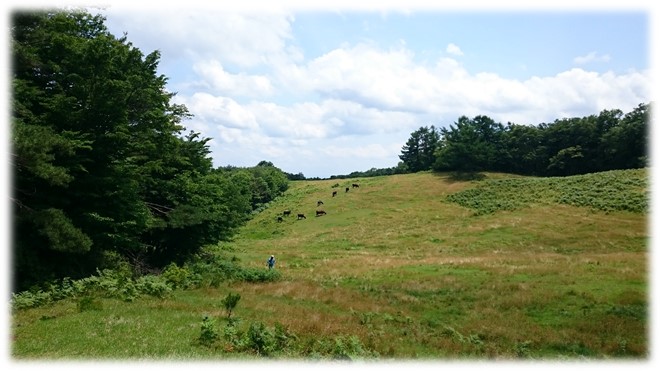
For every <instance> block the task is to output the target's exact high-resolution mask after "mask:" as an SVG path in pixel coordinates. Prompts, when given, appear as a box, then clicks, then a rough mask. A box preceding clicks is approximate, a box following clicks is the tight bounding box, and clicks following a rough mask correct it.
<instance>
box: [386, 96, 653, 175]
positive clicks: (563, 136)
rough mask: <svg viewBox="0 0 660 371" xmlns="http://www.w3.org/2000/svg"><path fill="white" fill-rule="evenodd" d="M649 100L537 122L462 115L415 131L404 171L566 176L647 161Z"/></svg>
mask: <svg viewBox="0 0 660 371" xmlns="http://www.w3.org/2000/svg"><path fill="white" fill-rule="evenodd" d="M650 117H651V113H650V103H648V104H639V105H638V106H637V107H636V108H635V109H633V110H632V111H631V112H628V113H625V114H624V113H623V112H622V111H621V110H619V109H612V110H604V111H602V112H600V114H598V115H590V116H587V117H581V118H579V117H575V118H564V119H558V120H555V121H554V122H552V123H541V124H539V125H537V126H531V125H519V124H513V123H507V125H502V124H501V123H498V122H495V121H494V120H493V119H491V118H489V117H487V116H483V115H481V116H476V117H474V118H472V119H470V118H468V117H466V116H461V117H459V118H458V121H457V122H455V123H454V124H453V125H449V127H444V128H441V129H440V130H437V129H436V128H435V127H434V126H430V127H428V126H425V127H421V128H419V129H418V130H416V131H414V132H413V133H412V134H411V136H410V138H409V139H408V141H407V142H406V144H405V146H404V147H403V148H402V150H401V155H400V156H399V158H400V159H401V161H402V163H400V164H399V166H400V167H403V168H404V169H405V171H408V172H417V171H423V170H435V171H455V172H467V173H470V172H477V171H496V172H507V173H515V174H521V175H536V176H569V175H577V174H587V173H593V172H600V171H608V170H623V169H637V168H643V167H646V166H648V162H649V158H648V139H649V135H648V133H649V120H650Z"/></svg>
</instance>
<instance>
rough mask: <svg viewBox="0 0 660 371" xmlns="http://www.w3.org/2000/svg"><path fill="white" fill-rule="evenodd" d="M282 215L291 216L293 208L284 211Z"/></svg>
mask: <svg viewBox="0 0 660 371" xmlns="http://www.w3.org/2000/svg"><path fill="white" fill-rule="evenodd" d="M282 215H284V216H289V215H291V210H284V212H283V213H282Z"/></svg>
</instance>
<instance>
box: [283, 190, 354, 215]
mask: <svg viewBox="0 0 660 371" xmlns="http://www.w3.org/2000/svg"><path fill="white" fill-rule="evenodd" d="M335 186H339V184H335ZM351 188H360V185H359V184H357V183H353V184H352V185H351V187H346V190H345V191H344V193H347V192H348V191H349V190H350V189H351ZM335 196H337V191H333V192H332V197H335ZM321 205H323V201H321V200H318V201H317V202H316V207H317V208H318V207H321ZM323 215H327V213H326V212H325V211H324V210H316V216H323ZM285 216H291V210H284V211H283V212H282V216H278V217H277V222H278V223H281V222H283V221H284V218H283V217H285ZM300 219H307V217H306V216H305V214H304V213H298V220H300Z"/></svg>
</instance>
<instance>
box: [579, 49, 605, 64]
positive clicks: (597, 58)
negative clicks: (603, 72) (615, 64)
mask: <svg viewBox="0 0 660 371" xmlns="http://www.w3.org/2000/svg"><path fill="white" fill-rule="evenodd" d="M609 61H610V56H609V55H608V54H603V55H600V54H598V53H596V52H590V53H589V54H587V55H583V56H578V57H575V58H573V62H574V63H575V64H580V65H582V64H587V63H592V62H609Z"/></svg>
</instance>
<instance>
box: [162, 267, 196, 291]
mask: <svg viewBox="0 0 660 371" xmlns="http://www.w3.org/2000/svg"><path fill="white" fill-rule="evenodd" d="M161 276H162V277H163V278H164V279H165V280H166V281H167V284H168V285H170V286H171V287H172V288H173V289H179V288H183V289H185V288H188V287H190V286H191V285H192V282H191V280H190V278H191V276H192V275H191V273H190V272H189V271H188V269H186V268H185V267H179V266H178V265H176V263H170V264H169V265H168V266H167V267H165V270H163V273H161Z"/></svg>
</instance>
